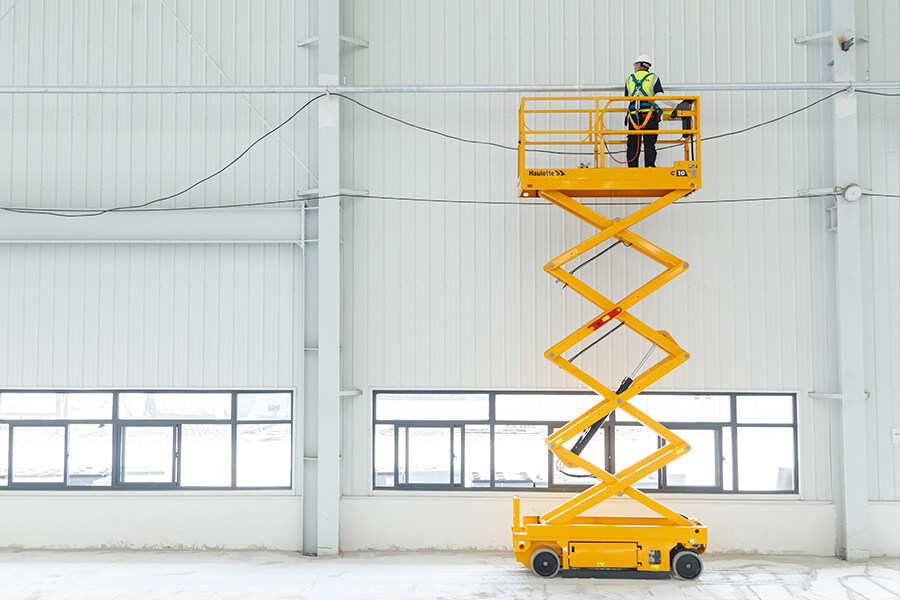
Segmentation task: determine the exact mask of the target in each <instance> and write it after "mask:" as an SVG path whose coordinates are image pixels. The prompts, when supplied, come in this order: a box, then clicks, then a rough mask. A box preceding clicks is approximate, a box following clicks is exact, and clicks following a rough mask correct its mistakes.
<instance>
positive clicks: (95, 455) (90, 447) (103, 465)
mask: <svg viewBox="0 0 900 600" xmlns="http://www.w3.org/2000/svg"><path fill="white" fill-rule="evenodd" d="M112 448H113V443H112V425H100V424H97V425H69V481H68V482H67V483H68V485H89V486H97V487H102V486H110V485H112Z"/></svg>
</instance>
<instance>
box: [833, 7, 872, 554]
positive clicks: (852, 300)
mask: <svg viewBox="0 0 900 600" xmlns="http://www.w3.org/2000/svg"><path fill="white" fill-rule="evenodd" d="M855 13H856V6H855V0H832V4H831V23H832V31H833V32H834V35H833V45H834V80H835V81H836V82H838V81H839V82H848V83H849V82H853V81H855V80H856V58H857V57H856V46H850V47H849V48H846V49H845V48H843V47H842V43H844V44H846V43H847V42H848V41H849V39H850V38H852V37H854V36H856V14H855ZM833 122H834V175H835V183H836V185H837V186H839V187H842V188H845V189H846V188H847V186H849V185H851V184H856V183H858V181H859V144H858V133H857V102H856V94H855V93H854V92H852V91H850V92H845V93H843V94H839V95H838V96H837V97H836V98H835V101H834V121H833ZM848 198H849V199H848ZM859 202H860V201H859V199H858V196H857V197H854V195H852V194H844V195H839V196H838V197H837V206H836V213H837V233H836V239H835V255H836V260H835V268H836V282H837V300H838V302H837V312H838V332H839V342H838V343H839V349H838V358H839V361H840V382H841V383H840V385H841V401H840V423H839V425H838V428H839V429H838V431H839V432H840V438H841V439H840V443H841V447H842V452H841V453H840V457H841V458H840V464H837V465H834V467H835V468H836V469H837V470H838V471H839V472H838V473H835V475H836V480H837V482H839V486H838V490H839V491H838V493H837V494H836V497H835V508H836V512H837V548H836V550H837V554H838V556H841V557H843V558H846V559H847V560H851V561H856V560H866V559H868V557H869V550H868V548H869V544H868V538H869V519H868V512H869V503H868V484H867V480H866V473H867V467H866V465H867V462H868V461H867V459H866V456H867V451H868V443H867V440H866V406H865V372H864V362H863V354H864V353H863V317H862V314H863V313H862V311H863V306H862V292H861V291H860V290H861V288H862V276H861V273H860V269H861V267H862V250H861V239H860V218H859Z"/></svg>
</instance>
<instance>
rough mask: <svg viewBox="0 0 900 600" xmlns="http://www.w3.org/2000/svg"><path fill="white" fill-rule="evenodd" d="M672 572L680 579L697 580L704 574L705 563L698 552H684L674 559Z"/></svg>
mask: <svg viewBox="0 0 900 600" xmlns="http://www.w3.org/2000/svg"><path fill="white" fill-rule="evenodd" d="M672 572H673V573H675V577H677V578H678V579H695V578H697V577H698V576H699V575H700V573H702V572H703V561H702V560H700V555H699V554H697V553H696V552H691V551H690V550H682V551H681V552H679V553H678V554H676V555H675V558H673V559H672Z"/></svg>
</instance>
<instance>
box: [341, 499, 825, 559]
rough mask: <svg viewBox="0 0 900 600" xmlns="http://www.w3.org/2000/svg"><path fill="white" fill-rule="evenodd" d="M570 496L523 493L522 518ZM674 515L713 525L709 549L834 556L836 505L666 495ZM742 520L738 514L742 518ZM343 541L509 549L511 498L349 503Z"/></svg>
mask: <svg viewBox="0 0 900 600" xmlns="http://www.w3.org/2000/svg"><path fill="white" fill-rule="evenodd" d="M567 498H568V497H567V496H566V495H562V494H523V495H522V514H540V513H542V512H545V511H547V510H549V509H551V508H553V507H554V506H555V505H557V504H559V503H561V502H563V501H565V500H566V499H567ZM663 501H664V502H666V504H667V505H668V506H670V507H672V508H673V509H675V510H676V511H679V512H681V513H683V514H686V515H688V516H690V517H692V518H697V517H699V516H700V515H702V517H700V519H701V520H702V522H703V524H704V525H706V526H707V527H708V528H709V551H710V552H716V553H719V552H729V553H734V552H747V553H761V554H779V553H801V554H816V555H821V556H831V555H832V554H833V553H834V526H833V524H834V508H833V505H832V504H831V503H830V502H817V501H806V502H800V501H798V500H796V499H789V500H786V499H784V498H765V499H759V498H749V499H748V498H727V499H726V498H721V499H709V498H689V497H684V496H679V497H669V496H666V497H665V498H663ZM639 510H642V509H641V507H640V506H639V505H637V504H636V503H634V502H632V501H630V500H619V499H612V500H610V501H607V502H604V504H603V511H604V512H603V514H608V515H616V516H618V515H640V514H646V513H642V512H639ZM738 515H740V516H739V517H738ZM341 518H342V524H341V540H342V543H343V544H344V548H345V549H347V550H367V549H374V548H383V547H385V546H384V543H385V542H384V540H389V541H390V543H389V544H388V545H389V547H394V548H397V549H402V550H423V549H432V548H434V549H448V548H476V549H480V550H486V549H491V550H505V549H508V548H509V545H510V543H511V540H512V533H511V530H510V528H511V527H512V494H509V493H497V494H490V495H484V494H481V495H479V494H471V495H466V494H460V495H459V497H457V495H454V496H453V497H452V498H451V497H445V498H435V497H434V496H433V495H406V494H397V495H395V494H393V493H380V494H378V495H376V496H373V497H371V498H365V499H362V498H345V499H344V501H343V502H342V508H341Z"/></svg>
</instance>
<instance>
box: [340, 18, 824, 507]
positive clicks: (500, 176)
mask: <svg viewBox="0 0 900 600" xmlns="http://www.w3.org/2000/svg"><path fill="white" fill-rule="evenodd" d="M352 10H353V12H354V15H355V16H354V17H353V18H352V19H348V22H347V25H348V26H352V27H353V30H352V31H346V32H345V33H346V34H347V35H351V36H353V37H358V38H361V39H366V40H368V41H369V47H368V48H367V49H365V50H355V51H353V52H352V54H349V55H348V61H347V64H348V70H347V73H348V83H352V84H357V85H370V84H371V85H377V84H405V85H413V84H419V85H426V84H429V85H430V84H434V85H440V84H506V85H514V84H523V85H526V84H540V83H549V84H559V83H569V84H571V83H585V84H594V85H597V84H601V85H614V86H617V87H618V86H619V85H624V83H621V84H620V82H624V79H625V76H626V74H627V73H628V72H629V70H630V62H631V60H632V58H633V56H634V55H636V54H638V53H639V52H647V53H649V54H651V56H653V57H655V70H656V71H657V72H658V73H659V74H660V76H661V77H662V81H663V83H664V85H665V84H666V83H667V82H686V81H687V82H691V81H696V82H756V81H798V80H800V81H802V80H804V79H806V78H807V55H806V53H807V50H806V49H805V48H804V47H801V46H799V45H797V44H794V43H793V41H792V39H793V37H794V36H796V35H802V34H804V33H806V32H807V28H808V27H813V25H810V24H808V23H807V18H808V17H807V12H808V8H807V5H806V3H804V2H792V3H790V5H789V6H787V7H785V6H784V5H783V3H781V4H779V5H777V6H776V3H775V2H774V1H757V2H748V3H740V4H738V3H722V2H712V1H707V2H699V3H695V2H651V3H642V4H641V9H640V16H639V14H638V7H637V5H636V4H634V3H630V2H609V3H602V4H601V3H594V2H549V3H544V2H490V3H477V2H472V1H469V2H452V3H451V2H447V3H416V2H404V1H396V0H378V1H373V2H358V3H354V4H352ZM638 20H641V22H642V25H641V26H637V25H635V23H637V21H638ZM673 31H677V32H678V35H673ZM670 93H675V92H670ZM680 93H684V94H689V93H691V92H690V90H686V91H684V92H680ZM821 95H822V94H819V93H805V92H733V91H732V92H706V93H702V94H700V96H701V112H702V117H701V124H702V131H703V133H704V135H706V136H710V135H714V134H721V133H725V132H729V131H734V130H738V129H742V128H745V127H748V126H750V125H754V124H756V123H759V122H761V121H765V120H768V119H772V118H774V117H776V116H778V115H782V114H785V113H787V112H790V111H791V110H794V109H796V108H799V107H801V106H803V105H805V104H807V103H808V102H811V101H813V100H816V99H818V98H820V97H821ZM358 99H359V100H360V101H361V102H364V103H366V104H369V105H371V106H373V107H374V108H377V109H378V110H382V111H384V112H386V113H388V114H391V115H395V116H398V117H400V118H403V119H405V120H408V121H411V122H413V123H416V124H418V125H422V126H424V127H428V128H431V129H435V130H438V131H442V132H446V133H449V134H452V135H457V136H460V137H464V138H471V139H478V140H488V141H491V142H495V143H498V144H503V145H508V146H515V145H516V143H517V112H516V111H517V108H518V103H519V96H518V95H516V94H480V95H472V94H444V95H441V94H420V95H389V94H388V95H368V96H359V97H358ZM824 109H826V110H827V109H828V105H826V106H825V107H824ZM347 113H349V114H347V115H346V116H345V119H346V124H347V125H348V127H347V131H348V132H349V133H348V138H349V140H350V141H351V143H348V144H347V146H346V157H347V165H348V179H349V182H348V185H349V186H350V187H353V188H355V189H365V190H368V191H369V192H370V193H371V194H374V195H388V196H403V197H414V198H437V199H448V200H452V201H460V200H463V201H466V200H475V201H478V202H492V201H496V202H516V197H515V184H516V155H515V152H514V151H512V150H503V149H499V148H495V147H489V146H484V145H471V144H466V143H461V142H458V141H453V140H448V139H445V138H442V137H439V136H436V135H433V134H429V133H426V132H423V131H420V130H415V129H412V128H410V127H407V126H404V125H401V124H399V123H397V122H394V121H389V120H385V119H384V118H383V117H380V116H378V115H374V114H372V113H368V112H365V111H364V110H362V109H360V108H359V107H355V106H350V105H347ZM816 114H818V113H816ZM826 114H827V113H826ZM808 119H809V116H808V115H801V116H799V117H797V118H793V119H789V120H782V121H779V122H778V123H776V124H773V125H770V126H767V127H765V128H759V129H754V130H752V131H750V132H747V133H744V134H741V135H736V136H733V137H727V138H722V139H717V140H709V141H707V142H705V143H704V144H703V157H704V165H703V167H704V182H703V189H702V190H701V191H700V192H699V193H697V194H695V195H694V196H692V197H691V198H690V199H691V200H692V201H693V200H721V199H742V198H759V197H770V196H792V195H794V194H795V193H796V190H798V189H805V188H809V187H815V185H814V184H818V182H817V181H811V178H812V177H813V176H814V175H815V174H816V173H818V171H811V169H810V167H809V163H810V160H809V153H810V147H809V141H808V138H809V134H810V127H809V120H808ZM671 152H673V151H669V152H668V153H667V152H665V151H663V152H662V153H661V159H660V163H661V164H663V165H665V164H666V163H667V162H669V161H671V160H673V157H674V155H673V154H671ZM669 164H671V163H669ZM563 165H566V166H573V165H571V164H567V163H564V162H559V163H554V166H563ZM548 166H549V165H548ZM527 202H528V201H527V200H525V201H522V203H521V205H511V206H509V205H504V204H499V203H498V204H495V205H483V204H477V205H472V204H440V203H427V202H414V201H395V200H348V201H347V202H346V210H345V215H346V217H347V218H346V229H345V238H346V246H347V249H348V256H349V257H350V260H348V261H347V262H346V270H345V276H346V277H347V280H348V284H347V285H348V289H349V290H350V293H351V296H352V299H351V302H350V305H349V309H348V311H347V314H346V317H345V325H346V329H347V330H348V331H350V332H351V333H349V334H348V337H349V338H350V342H349V344H350V347H351V352H350V353H347V356H345V360H346V361H347V362H346V368H345V370H346V371H347V372H348V373H352V377H353V381H352V382H349V383H350V384H352V386H353V387H357V388H362V389H367V388H432V389H434V388H509V389H521V388H525V389H534V388H542V389H543V388H553V389H561V388H573V387H577V385H578V384H577V382H576V381H575V380H574V379H572V378H571V377H569V376H568V375H566V374H565V373H564V372H562V371H561V370H559V369H555V368H553V367H552V366H551V365H550V364H549V363H548V362H547V361H545V360H544V359H543V357H542V353H543V351H544V350H545V349H546V348H547V347H549V346H550V345H551V344H552V343H553V342H555V341H557V340H558V339H560V338H561V337H563V336H564V335H565V334H566V333H567V332H568V331H570V330H572V329H574V328H575V327H576V326H578V325H581V324H583V323H584V322H586V321H587V320H588V319H589V318H591V317H592V316H594V315H596V309H595V308H594V307H592V306H591V305H589V304H588V303H586V302H585V301H583V300H581V299H580V298H579V297H578V296H577V295H576V294H574V293H572V292H571V291H568V290H567V291H563V290H562V289H561V286H560V285H558V284H554V283H553V281H552V280H551V279H550V278H549V277H547V276H546V275H545V274H544V273H543V272H542V270H541V268H542V266H543V264H544V263H545V262H546V261H548V260H549V259H550V258H552V257H553V256H554V255H556V254H558V253H560V252H562V251H563V250H565V249H566V248H568V247H570V246H572V245H574V244H575V243H577V242H578V241H581V240H582V239H584V238H586V237H588V235H590V230H589V228H587V227H585V226H583V225H582V224H580V222H578V221H577V220H576V219H574V218H571V217H568V216H565V215H564V214H563V213H562V211H559V210H556V209H553V208H550V207H549V206H539V207H533V206H525V204H526V203H527ZM631 210H632V208H630V207H623V206H609V207H605V208H604V209H603V210H601V212H605V213H606V214H609V215H612V216H622V215H625V214H627V213H628V212H630V211H631ZM823 210H824V200H822V199H812V200H807V199H800V200H786V201H767V202H751V203H721V204H705V205H690V204H685V205H675V206H672V207H670V208H668V209H666V210H665V211H664V212H663V213H661V214H658V215H656V216H654V217H652V218H650V219H648V220H647V221H645V222H643V223H641V224H640V225H639V226H638V227H637V228H636V230H637V231H638V232H639V233H640V234H641V235H644V236H645V237H647V238H649V239H650V240H652V241H654V242H656V243H658V244H659V245H661V246H662V247H664V248H666V249H668V250H671V251H672V252H674V253H675V254H677V255H678V256H680V257H682V258H684V259H685V260H686V261H688V262H690V263H691V269H690V270H689V271H688V272H687V273H686V274H685V275H683V276H681V277H680V278H678V279H676V280H675V281H674V282H673V283H671V284H669V285H668V286H667V287H665V288H664V289H663V290H661V291H659V292H657V293H656V294H654V295H653V296H652V297H651V298H649V299H647V300H646V301H644V302H642V303H641V305H639V307H638V308H637V309H636V310H635V313H636V314H637V315H638V316H640V317H641V318H643V319H645V320H646V321H647V322H648V323H650V324H651V325H652V326H654V327H657V328H662V329H666V330H668V331H670V332H671V333H672V334H673V335H674V336H675V338H676V339H677V340H678V341H679V342H680V343H681V344H682V346H683V347H684V348H686V349H687V350H688V351H690V352H691V353H692V359H691V360H690V361H689V362H688V363H687V365H685V366H683V367H681V368H680V369H679V370H677V371H676V372H675V373H673V374H672V375H670V376H669V377H667V378H665V379H664V380H662V381H661V382H659V384H657V386H656V389H678V390H754V391H760V390H781V391H783V390H788V391H797V392H800V393H801V394H800V402H801V404H800V406H801V408H800V420H801V423H802V433H801V444H802V446H803V451H802V453H801V454H802V459H801V461H802V462H801V466H802V469H803V479H802V484H801V486H802V489H803V494H804V497H808V498H817V499H828V498H830V494H831V483H830V474H829V465H828V460H827V456H828V453H827V448H828V442H827V440H828V435H829V433H828V406H827V403H824V402H819V401H812V400H810V399H808V398H807V397H806V395H805V392H807V391H814V390H817V389H818V388H819V387H821V386H820V385H819V384H818V381H819V380H821V379H827V376H826V375H817V373H816V370H817V369H819V371H822V370H823V369H822V368H821V367H818V366H817V365H821V364H824V363H825V362H826V344H825V343H824V341H825V338H824V334H823V333H822V332H820V331H819V330H820V328H821V323H822V322H824V315H825V310H826V307H825V304H824V295H823V294H819V293H817V291H816V290H817V286H819V287H821V285H823V284H822V283H821V282H820V278H821V277H823V276H824V273H823V272H822V269H820V268H818V267H819V265H820V263H821V262H822V259H821V256H820V255H816V254H814V249H815V248H816V247H817V245H821V244H822V243H824V242H823V239H824V236H825V235H826V232H825V231H824V221H823V219H822V218H821V217H820V215H821V214H822V213H823ZM656 272H657V270H656V268H655V265H654V264H652V263H651V262H650V261H648V260H646V259H644V258H642V257H639V256H638V255H637V253H631V252H627V251H624V250H623V249H622V248H617V249H616V250H615V251H613V252H611V253H610V254H609V255H607V256H604V257H603V258H602V259H600V260H597V261H595V262H594V263H593V264H592V265H591V266H590V267H588V268H585V269H583V270H582V271H580V274H583V275H584V277H585V279H586V280H587V281H590V282H593V283H596V284H597V285H598V287H599V289H601V290H604V291H606V292H608V294H609V295H610V296H612V297H622V296H623V295H625V293H627V291H630V290H631V289H634V288H636V287H637V286H639V285H640V284H641V283H642V282H644V281H646V280H647V279H649V278H650V277H652V276H653V275H654V274H655V273H656ZM623 331H624V330H620V332H618V333H616V334H614V336H612V337H611V338H610V339H609V340H608V342H612V343H610V345H607V346H605V347H604V346H603V345H600V346H597V347H595V349H593V350H591V351H590V352H588V353H587V354H585V355H584V356H583V357H582V358H581V359H580V364H582V365H584V366H586V368H587V370H588V371H589V372H591V373H596V374H598V375H599V376H600V378H601V380H603V381H605V382H607V383H608V384H609V385H610V386H615V385H617V384H618V382H619V381H620V380H621V379H622V378H623V377H625V376H626V375H627V374H628V373H630V371H631V369H632V368H633V367H634V366H635V365H636V364H637V362H638V361H639V360H640V357H641V356H642V354H643V353H644V352H645V351H646V349H647V348H646V347H645V345H642V343H641V342H642V340H639V339H636V337H635V336H633V335H627V334H624V333H623ZM608 342H607V343H608ZM613 343H614V344H615V345H613ZM613 348H615V350H613ZM367 402H368V400H367V399H364V398H361V399H358V400H357V401H356V404H355V406H356V410H355V411H354V412H353V414H354V416H355V418H357V419H362V421H363V426H361V427H360V429H357V430H356V431H357V434H363V432H364V431H365V428H367V427H368V425H367V423H368V419H369V414H370V413H369V412H368V405H367ZM820 446H821V447H820ZM822 451H824V454H822V453H821V452H822ZM362 454H363V452H362V450H360V451H359V452H354V455H356V456H357V459H356V462H354V465H355V467H354V473H355V476H354V481H355V482H356V484H355V485H354V486H353V492H354V493H359V492H362V491H364V490H366V489H367V487H368V485H369V482H368V477H369V475H368V464H369V463H368V460H369V458H368V456H363V455H362ZM823 457H824V458H823Z"/></svg>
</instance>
